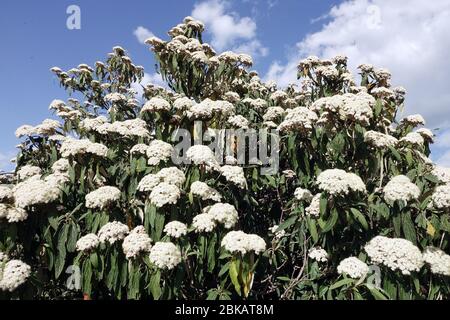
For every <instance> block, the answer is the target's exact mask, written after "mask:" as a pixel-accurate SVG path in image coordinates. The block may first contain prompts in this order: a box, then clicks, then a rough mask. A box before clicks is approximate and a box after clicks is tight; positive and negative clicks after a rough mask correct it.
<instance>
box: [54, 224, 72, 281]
mask: <svg viewBox="0 0 450 320" xmlns="http://www.w3.org/2000/svg"><path fill="white" fill-rule="evenodd" d="M68 231H69V224H65V225H64V226H63V227H62V228H61V230H60V231H59V234H58V245H57V255H56V259H55V278H56V279H58V278H59V276H60V275H61V272H62V271H63V270H64V266H65V264H66V242H67V235H68Z"/></svg>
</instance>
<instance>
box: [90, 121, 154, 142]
mask: <svg viewBox="0 0 450 320" xmlns="http://www.w3.org/2000/svg"><path fill="white" fill-rule="evenodd" d="M95 131H97V132H98V133H100V134H102V135H109V134H118V135H120V136H122V137H126V138H131V137H141V138H147V137H149V136H150V132H149V131H148V129H147V123H146V122H145V121H144V120H142V119H131V120H125V121H115V122H113V123H109V122H106V123H104V124H102V125H100V126H98V127H97V128H96V129H95Z"/></svg>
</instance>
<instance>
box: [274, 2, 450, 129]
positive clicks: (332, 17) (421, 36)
mask: <svg viewBox="0 0 450 320" xmlns="http://www.w3.org/2000/svg"><path fill="white" fill-rule="evenodd" d="M326 16H327V18H326V19H327V21H328V22H327V23H326V24H325V25H323V27H322V29H321V30H320V31H318V32H315V33H312V34H309V35H307V36H306V37H305V38H304V39H302V40H301V41H300V42H298V43H297V44H296V50H295V51H296V52H295V54H293V55H291V56H289V57H288V59H287V62H286V63H283V64H282V63H280V62H279V61H275V62H273V64H272V65H271V67H270V68H269V71H268V73H267V75H266V79H274V80H277V81H278V83H279V85H281V86H284V85H287V84H288V83H289V82H292V81H295V80H296V71H297V70H296V66H297V63H298V60H299V59H300V58H304V57H306V56H308V55H312V54H313V55H318V56H320V57H323V58H330V57H332V56H334V55H336V54H345V55H347V56H349V62H350V64H351V65H350V67H351V68H352V69H354V68H355V67H356V66H357V65H358V64H360V63H372V64H374V65H376V66H378V67H386V68H388V69H390V70H391V72H392V74H393V84H394V85H402V86H404V87H405V88H406V89H407V90H408V95H407V100H406V113H408V114H411V113H421V114H423V115H424V116H425V118H426V119H427V122H428V126H429V127H432V128H434V127H438V126H441V127H448V126H449V125H450V117H449V112H448V108H449V107H450V91H449V90H448V74H449V72H450V59H448V52H449V51H450V37H449V35H448V32H449V30H450V1H448V0H435V1H433V2H432V3H430V2H429V1H423V0H411V1H408V3H407V4H406V3H405V2H404V1H391V0H373V1H369V0H360V1H345V2H343V3H342V4H340V5H338V6H335V7H333V8H332V9H331V10H330V11H329V12H328V14H327V15H326Z"/></svg>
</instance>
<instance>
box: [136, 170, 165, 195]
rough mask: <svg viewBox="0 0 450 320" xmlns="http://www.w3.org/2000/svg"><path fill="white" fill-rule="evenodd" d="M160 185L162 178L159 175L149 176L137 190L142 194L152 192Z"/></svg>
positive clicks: (143, 179)
mask: <svg viewBox="0 0 450 320" xmlns="http://www.w3.org/2000/svg"><path fill="white" fill-rule="evenodd" d="M160 183H161V178H160V177H158V175H156V174H148V175H146V176H145V177H143V178H142V180H141V181H140V182H139V184H138V187H137V190H138V191H140V192H150V191H152V190H153V188H155V187H156V186H157V185H158V184H160Z"/></svg>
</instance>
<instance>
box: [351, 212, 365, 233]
mask: <svg viewBox="0 0 450 320" xmlns="http://www.w3.org/2000/svg"><path fill="white" fill-rule="evenodd" d="M350 211H351V212H352V213H353V216H354V217H355V219H356V220H357V221H358V222H359V223H360V224H361V226H362V227H363V229H364V230H369V225H368V224H367V220H366V218H365V217H364V215H363V214H362V213H361V212H360V211H359V210H358V209H355V208H350Z"/></svg>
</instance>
